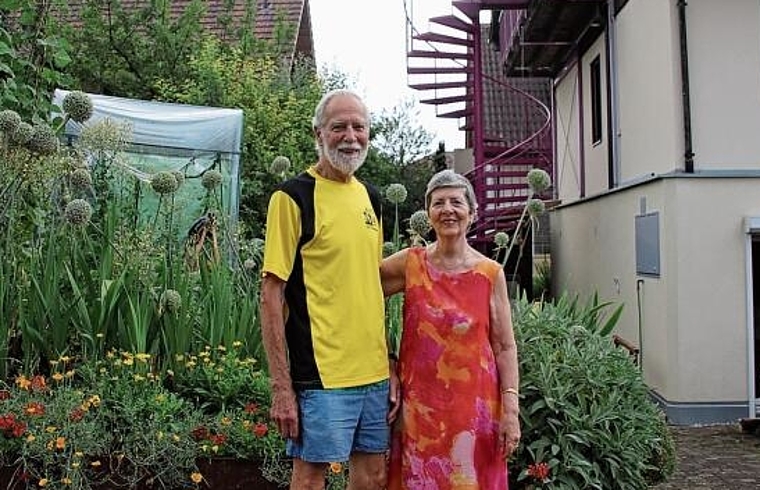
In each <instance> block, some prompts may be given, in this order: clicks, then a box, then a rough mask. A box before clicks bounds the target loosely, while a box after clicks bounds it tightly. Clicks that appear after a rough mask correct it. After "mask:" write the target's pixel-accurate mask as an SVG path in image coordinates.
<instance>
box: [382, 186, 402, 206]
mask: <svg viewBox="0 0 760 490" xmlns="http://www.w3.org/2000/svg"><path fill="white" fill-rule="evenodd" d="M385 197H386V199H388V200H389V201H390V202H392V203H393V204H401V203H402V202H404V201H406V187H404V184H391V185H389V186H388V188H387V189H385Z"/></svg>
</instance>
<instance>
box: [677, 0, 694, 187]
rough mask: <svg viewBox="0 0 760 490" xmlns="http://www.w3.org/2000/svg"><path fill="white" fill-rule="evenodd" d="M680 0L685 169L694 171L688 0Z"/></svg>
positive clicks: (689, 171) (679, 22)
mask: <svg viewBox="0 0 760 490" xmlns="http://www.w3.org/2000/svg"><path fill="white" fill-rule="evenodd" d="M677 2H678V33H679V35H680V45H681V96H682V99H683V137H684V171H685V172H686V173H687V174H691V173H694V144H693V141H692V135H691V99H690V90H689V47H688V44H687V42H686V0H677Z"/></svg>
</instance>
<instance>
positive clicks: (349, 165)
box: [325, 145, 368, 175]
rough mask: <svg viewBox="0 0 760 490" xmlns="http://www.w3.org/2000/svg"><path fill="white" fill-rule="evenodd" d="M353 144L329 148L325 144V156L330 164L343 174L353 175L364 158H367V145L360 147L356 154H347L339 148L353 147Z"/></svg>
mask: <svg viewBox="0 0 760 490" xmlns="http://www.w3.org/2000/svg"><path fill="white" fill-rule="evenodd" d="M353 146H354V145H338V146H336V147H334V148H330V147H329V146H328V145H325V156H327V160H328V161H329V162H330V165H332V166H333V167H335V168H336V169H337V170H338V171H340V172H341V173H342V174H344V175H353V174H354V172H356V171H357V170H359V167H361V166H362V165H363V164H364V160H365V159H366V158H367V151H368V146H365V147H364V148H360V150H359V154H358V155H356V156H348V155H344V154H343V153H341V152H340V149H341V148H353Z"/></svg>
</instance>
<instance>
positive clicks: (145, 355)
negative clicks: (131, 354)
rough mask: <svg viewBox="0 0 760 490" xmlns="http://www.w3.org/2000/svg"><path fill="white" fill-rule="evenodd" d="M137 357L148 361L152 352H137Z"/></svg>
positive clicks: (142, 360) (139, 359)
mask: <svg viewBox="0 0 760 490" xmlns="http://www.w3.org/2000/svg"><path fill="white" fill-rule="evenodd" d="M135 357H136V358H137V360H138V361H141V362H148V361H149V360H150V354H145V353H140V354H136V355H135Z"/></svg>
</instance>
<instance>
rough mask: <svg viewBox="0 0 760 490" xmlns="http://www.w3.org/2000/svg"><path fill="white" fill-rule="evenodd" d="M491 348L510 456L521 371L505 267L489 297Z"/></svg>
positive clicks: (516, 433)
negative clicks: (497, 374) (497, 376)
mask: <svg viewBox="0 0 760 490" xmlns="http://www.w3.org/2000/svg"><path fill="white" fill-rule="evenodd" d="M490 308H491V312H490V316H491V338H490V340H491V348H492V349H493V354H494V357H495V359H496V369H497V370H498V372H499V392H500V394H501V405H502V414H501V420H500V422H499V433H500V437H499V443H500V449H501V451H502V454H503V455H504V456H505V457H508V456H509V455H510V454H511V453H512V451H514V450H515V448H517V444H518V443H519V442H520V419H519V416H520V404H519V401H520V400H519V388H520V373H519V364H518V362H517V344H516V343H515V334H514V331H513V330H512V310H511V307H510V305H509V294H508V293H507V280H506V277H505V276H504V270H503V269H502V270H499V275H498V276H497V277H496V280H495V281H494V287H493V291H492V292H491V301H490Z"/></svg>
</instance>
